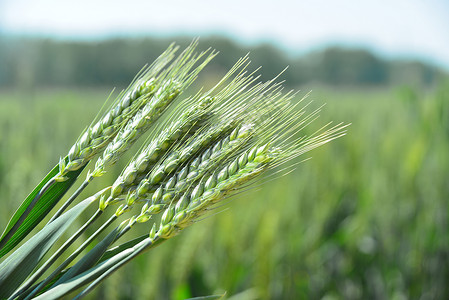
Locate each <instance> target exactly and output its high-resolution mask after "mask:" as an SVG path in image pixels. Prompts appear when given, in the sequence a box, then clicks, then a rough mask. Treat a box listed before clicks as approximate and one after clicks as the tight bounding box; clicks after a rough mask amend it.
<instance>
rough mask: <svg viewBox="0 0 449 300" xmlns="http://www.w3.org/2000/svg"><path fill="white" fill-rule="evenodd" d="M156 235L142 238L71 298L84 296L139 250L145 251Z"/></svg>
mask: <svg viewBox="0 0 449 300" xmlns="http://www.w3.org/2000/svg"><path fill="white" fill-rule="evenodd" d="M158 238H159V237H158V236H156V237H155V238H154V239H151V238H147V239H145V240H143V241H142V242H140V243H139V244H141V245H139V244H138V245H136V246H138V247H137V248H135V249H134V251H133V252H132V253H130V254H129V255H128V256H126V257H125V258H123V260H121V261H120V262H119V263H117V264H115V265H114V266H112V267H111V268H109V269H108V270H106V271H105V272H104V273H103V274H101V275H100V276H99V277H98V278H97V279H95V280H94V281H93V282H92V283H91V284H90V285H89V286H88V287H87V288H85V289H84V290H83V291H82V292H81V293H79V294H78V295H77V296H76V297H75V298H73V299H74V300H78V299H81V298H82V297H84V296H86V295H87V294H88V293H89V292H90V291H92V290H93V289H94V288H95V287H96V286H97V285H99V284H100V283H101V282H102V281H103V280H104V279H105V278H106V277H108V276H109V275H111V274H112V273H113V272H115V271H116V270H117V269H119V268H120V267H122V266H123V265H124V264H126V263H128V262H129V261H130V260H132V259H133V258H134V257H136V256H137V255H139V254H140V253H141V252H143V251H145V250H146V249H148V248H149V247H151V245H152V244H153V243H154V242H156V241H157V240H158Z"/></svg>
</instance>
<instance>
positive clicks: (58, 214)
mask: <svg viewBox="0 0 449 300" xmlns="http://www.w3.org/2000/svg"><path fill="white" fill-rule="evenodd" d="M93 179H94V177H93V176H90V177H88V178H86V180H84V182H83V183H82V184H81V185H80V186H79V188H78V189H77V190H76V191H75V192H74V193H73V194H72V196H70V198H69V199H67V201H66V202H65V203H64V205H62V206H61V207H60V208H59V209H58V211H57V212H56V213H55V214H54V215H53V217H51V219H50V221H48V223H47V224H49V223H51V222H53V221H54V220H56V219H57V218H58V217H59V216H60V215H61V214H62V213H63V212H64V211H65V210H66V209H67V207H69V206H70V204H72V202H73V201H74V200H75V199H76V197H78V196H79V194H81V192H82V191H83V190H84V189H85V188H86V187H87V185H88V184H89V183H90V182H91V181H92V180H93Z"/></svg>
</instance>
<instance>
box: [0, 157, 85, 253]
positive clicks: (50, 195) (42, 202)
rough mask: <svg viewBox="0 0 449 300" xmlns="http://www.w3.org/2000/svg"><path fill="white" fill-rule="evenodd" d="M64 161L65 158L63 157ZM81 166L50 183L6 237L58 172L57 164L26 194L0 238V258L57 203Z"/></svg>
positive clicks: (79, 171) (78, 172)
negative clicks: (61, 178)
mask: <svg viewBox="0 0 449 300" xmlns="http://www.w3.org/2000/svg"><path fill="white" fill-rule="evenodd" d="M65 159H66V161H68V160H67V158H65ZM82 170H83V168H80V169H79V170H76V171H73V172H69V173H68V174H67V175H66V176H67V177H68V179H67V180H66V181H64V182H56V183H55V184H53V185H51V187H49V188H48V190H47V191H46V192H45V193H44V194H43V195H42V196H41V197H40V199H39V200H38V201H37V203H36V205H35V206H34V207H33V209H32V210H31V212H30V213H29V215H28V216H27V217H26V218H25V220H24V221H23V223H22V224H21V225H20V226H19V227H18V228H17V231H16V232H15V233H14V234H13V235H12V236H11V237H10V238H6V237H7V235H8V232H9V231H10V230H11V229H12V228H13V227H14V225H15V224H16V223H17V222H18V221H19V220H20V218H21V216H22V215H23V214H24V213H25V211H26V209H27V207H28V206H29V205H30V203H31V202H32V201H33V199H34V198H35V197H36V195H37V194H38V193H39V192H40V191H41V189H42V188H43V187H44V185H46V184H47V182H49V181H50V180H51V179H52V178H53V177H54V176H55V175H57V174H58V173H59V164H58V165H56V166H55V167H54V168H53V169H52V170H51V171H50V172H49V173H48V174H47V176H45V178H44V179H43V180H42V181H41V182H40V183H39V184H38V185H37V186H36V187H35V188H34V190H33V191H32V192H31V193H30V194H29V195H28V197H27V198H26V199H25V200H24V201H23V202H22V204H21V205H20V207H19V208H18V209H17V211H16V212H15V213H14V215H13V217H12V218H11V220H10V221H9V223H8V225H7V227H6V229H5V231H4V232H3V234H2V237H1V238H0V243H2V244H4V245H3V246H2V247H1V248H0V258H1V257H3V256H4V255H5V254H7V253H9V251H11V250H12V249H13V248H14V247H15V246H17V244H19V243H20V242H21V241H22V240H23V239H24V238H25V237H26V236H27V235H28V234H29V233H30V232H31V230H33V229H34V228H35V227H36V225H37V224H39V223H40V221H42V219H43V218H44V217H45V216H46V215H47V214H48V213H49V212H50V211H51V209H52V208H53V207H54V206H55V205H56V203H58V201H59V200H60V199H61V198H62V196H63V195H64V194H65V193H66V192H67V190H68V189H69V188H70V187H71V186H72V184H73V183H74V182H75V181H76V179H77V178H78V175H79V174H80V173H81V172H82Z"/></svg>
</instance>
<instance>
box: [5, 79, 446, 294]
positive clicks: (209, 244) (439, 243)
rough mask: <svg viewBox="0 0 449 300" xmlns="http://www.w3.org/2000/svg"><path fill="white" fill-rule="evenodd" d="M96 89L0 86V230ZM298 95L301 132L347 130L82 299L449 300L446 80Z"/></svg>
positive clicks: (71, 137)
mask: <svg viewBox="0 0 449 300" xmlns="http://www.w3.org/2000/svg"><path fill="white" fill-rule="evenodd" d="M108 94H109V92H108V91H107V90H102V89H90V90H89V89H85V88H80V89H78V90H75V89H71V90H54V89H46V90H35V91H33V92H31V91H30V92H28V91H27V92H18V91H15V90H0V191H1V198H2V205H1V208H0V218H1V219H0V227H1V228H2V229H3V228H4V226H5V225H6V223H7V221H8V220H9V217H10V216H11V215H12V213H13V212H14V210H15V209H16V208H17V207H18V206H19V204H20V202H21V201H22V200H23V199H24V198H25V197H26V195H27V193H28V192H30V191H31V190H32V189H33V188H34V186H35V185H36V184H37V183H38V182H39V180H40V179H41V178H42V177H43V176H44V175H45V172H46V171H49V170H50V169H51V168H52V167H53V166H54V165H55V164H56V163H57V162H58V160H59V157H60V156H61V155H65V153H67V151H68V149H69V148H70V146H71V145H72V144H73V142H74V141H75V139H76V138H77V137H78V135H79V133H80V132H81V131H82V130H83V129H84V127H85V126H86V125H87V124H89V123H90V121H91V120H92V119H93V118H94V117H95V115H96V113H97V111H98V110H99V109H100V108H101V106H102V104H103V100H104V99H105V98H106V97H107V96H108ZM303 94H304V93H303ZM309 99H311V100H314V102H313V103H312V105H311V106H312V107H315V108H316V107H318V106H320V105H321V104H323V103H327V105H326V106H325V107H324V109H323V112H322V113H321V117H320V119H319V120H318V121H317V122H315V123H314V124H313V126H312V127H314V128H318V127H320V125H324V124H325V123H327V122H328V121H331V120H332V121H334V122H346V123H352V125H351V127H350V129H349V132H348V135H347V136H345V137H344V138H341V139H339V140H336V141H334V142H332V143H330V144H328V145H325V146H324V147H321V148H319V149H317V150H314V151H313V152H311V153H309V154H308V155H306V156H304V158H308V157H312V159H310V160H307V161H305V162H303V163H301V164H299V165H298V167H297V169H296V170H295V171H294V172H293V173H291V174H289V175H287V176H282V177H280V178H276V179H275V180H273V181H270V182H268V183H266V184H264V185H263V186H260V185H257V184H256V185H255V186H254V189H252V190H251V191H248V192H247V193H244V194H242V195H240V196H238V197H235V198H233V201H231V202H230V203H229V204H227V205H226V206H225V208H226V210H225V211H222V212H221V213H219V214H217V215H214V216H211V217H209V218H207V219H206V220H203V221H202V222H200V223H198V224H196V225H195V226H193V227H191V228H189V229H187V230H185V231H184V232H182V234H180V235H179V236H177V237H176V238H174V239H172V240H170V241H168V242H166V243H164V244H163V245H162V246H161V247H159V248H156V249H154V250H152V251H150V252H148V253H146V254H144V255H142V256H140V257H138V258H137V259H136V260H135V261H133V262H131V263H130V264H128V265H127V266H126V267H124V268H122V269H121V270H120V271H119V272H117V273H116V274H114V275H112V276H111V277H110V278H109V279H108V280H107V281H106V282H105V283H104V284H102V285H101V286H99V287H98V288H97V289H96V290H95V291H94V292H93V293H92V294H91V295H90V296H89V299H184V298H189V297H194V296H204V295H211V294H217V293H223V292H226V294H227V297H228V299H233V300H237V299H303V298H308V299H448V298H449V288H448V287H447V282H449V235H448V233H449V219H448V213H449V207H448V204H447V203H448V199H449V180H448V174H449V84H446V85H440V86H439V87H438V88H436V89H434V90H429V91H420V90H415V89H414V88H413V87H396V88H388V89H387V88H384V89H375V88H371V89H356V88H353V89H350V88H330V87H325V86H321V87H320V86H317V87H316V88H314V91H313V92H312V93H311V96H310V97H309ZM125 163H126V159H125V160H124V161H123V162H122V163H121V164H119V165H118V166H117V167H116V168H114V169H112V170H110V171H109V173H108V175H107V176H105V178H103V179H101V180H99V181H98V182H96V183H95V182H94V184H92V185H91V186H89V188H88V190H87V191H86V192H84V193H83V195H89V194H90V193H92V192H94V191H96V190H97V189H99V188H101V187H104V186H106V185H108V184H110V183H111V182H112V180H113V178H114V176H116V175H118V174H119V172H120V166H123V165H124V164H125ZM278 177H279V176H278ZM234 200H235V201H234ZM217 212H218V211H217ZM82 221H83V220H80V222H82ZM147 225H148V224H147ZM140 227H141V228H136V230H137V231H139V232H140V233H144V232H147V231H148V230H149V228H148V227H146V226H145V225H140ZM87 234H88V233H87Z"/></svg>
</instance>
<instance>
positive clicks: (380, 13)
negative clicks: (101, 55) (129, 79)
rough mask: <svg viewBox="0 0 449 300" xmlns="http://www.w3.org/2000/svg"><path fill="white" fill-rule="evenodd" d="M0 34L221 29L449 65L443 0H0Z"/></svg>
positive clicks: (301, 48) (447, 0)
mask: <svg viewBox="0 0 449 300" xmlns="http://www.w3.org/2000/svg"><path fill="white" fill-rule="evenodd" d="M0 32H3V33H7V34H21V35H24V34H25V35H34V34H37V35H41V36H49V37H55V38H63V39H94V40H95V39H99V38H105V37H116V36H121V37H123V36H146V35H148V36H176V35H180V34H188V35H192V36H200V37H201V36H206V35H207V36H209V35H217V34H223V35H225V36H227V37H231V38H235V39H237V40H238V41H240V42H244V43H247V44H254V43H259V42H270V43H273V44H275V45H277V46H279V47H281V48H283V49H286V50H288V51H290V52H291V53H304V52H307V51H310V50H313V49H317V48H321V47H324V46H327V45H343V46H352V47H363V48H368V49H371V50H373V51H374V52H376V53H379V54H382V55H384V56H386V57H391V58H398V57H399V58H400V57H402V58H404V57H405V58H418V59H423V60H427V61H430V62H432V63H435V64H437V65H440V66H442V67H444V68H446V69H449V0H427V1H425V0H390V1H387V0H377V1H363V0H339V1H324V0H304V1H299V0H297V1H293V0H270V1H265V0H257V1H252V0H251V1H244V0H226V1H215V0H172V1H170V0H164V1H150V0H146V1H141V0H127V1H114V0H77V1H61V0H0Z"/></svg>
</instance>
